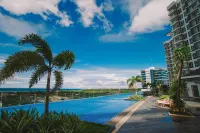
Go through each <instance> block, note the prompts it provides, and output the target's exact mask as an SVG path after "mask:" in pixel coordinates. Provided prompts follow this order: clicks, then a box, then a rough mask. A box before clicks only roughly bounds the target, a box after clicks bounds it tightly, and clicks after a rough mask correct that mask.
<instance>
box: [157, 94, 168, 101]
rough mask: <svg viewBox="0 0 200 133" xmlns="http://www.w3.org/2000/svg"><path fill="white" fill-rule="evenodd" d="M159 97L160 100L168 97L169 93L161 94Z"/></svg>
mask: <svg viewBox="0 0 200 133" xmlns="http://www.w3.org/2000/svg"><path fill="white" fill-rule="evenodd" d="M159 99H160V100H162V99H170V96H169V95H161V96H160V97H159Z"/></svg>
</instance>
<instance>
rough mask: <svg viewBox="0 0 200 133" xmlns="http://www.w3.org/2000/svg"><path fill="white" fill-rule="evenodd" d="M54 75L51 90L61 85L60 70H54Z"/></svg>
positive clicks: (61, 76)
mask: <svg viewBox="0 0 200 133" xmlns="http://www.w3.org/2000/svg"><path fill="white" fill-rule="evenodd" d="M54 76H55V84H54V87H53V91H55V90H58V89H59V88H61V87H62V85H63V75H62V72H60V71H54Z"/></svg>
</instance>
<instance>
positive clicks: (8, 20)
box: [0, 13, 47, 38]
mask: <svg viewBox="0 0 200 133" xmlns="http://www.w3.org/2000/svg"><path fill="white" fill-rule="evenodd" d="M0 20H1V21H0V32H3V33H5V34H7V35H9V36H13V37H16V38H20V37H23V36H24V35H26V34H30V33H38V34H42V35H43V36H44V35H46V33H47V32H46V28H45V26H44V25H43V24H33V23H29V22H26V21H23V20H18V19H14V18H12V17H9V16H5V15H3V14H1V13H0Z"/></svg>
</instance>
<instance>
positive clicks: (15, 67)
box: [0, 34, 75, 116]
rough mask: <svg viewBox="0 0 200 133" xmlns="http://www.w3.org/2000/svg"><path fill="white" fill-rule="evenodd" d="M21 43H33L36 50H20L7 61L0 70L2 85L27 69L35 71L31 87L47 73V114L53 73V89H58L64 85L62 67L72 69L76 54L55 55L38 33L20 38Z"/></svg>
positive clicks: (67, 52)
mask: <svg viewBox="0 0 200 133" xmlns="http://www.w3.org/2000/svg"><path fill="white" fill-rule="evenodd" d="M18 44H19V45H25V44H32V45H33V46H34V47H35V48H36V49H35V51H30V50H24V51H19V52H17V53H15V54H13V55H11V56H9V57H8V59H7V60H6V61H5V63H4V66H3V68H2V69H1V70H0V85H1V84H2V83H3V82H4V81H5V80H8V79H11V78H12V77H13V76H14V74H15V73H22V72H27V71H32V70H34V72H33V73H32V75H31V78H30V81H29V88H31V87H33V86H34V85H35V84H37V83H38V81H39V80H40V79H41V78H42V77H44V75H46V74H47V84H46V99H45V112H44V113H45V116H47V115H48V112H49V93H50V81H51V74H52V73H53V74H54V77H55V84H54V87H53V91H55V90H58V89H60V88H61V87H62V85H63V74H62V72H61V71H60V69H62V68H64V70H67V69H70V67H71V66H72V64H73V63H74V61H75V55H74V53H73V52H72V51H63V52H61V53H59V54H58V55H56V56H55V57H53V53H52V51H51V48H50V46H49V45H48V43H47V42H46V41H45V40H43V39H42V38H41V37H40V36H38V35H36V34H29V35H26V36H25V37H24V38H22V39H21V40H19V42H18Z"/></svg>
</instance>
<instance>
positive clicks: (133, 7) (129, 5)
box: [120, 0, 150, 19]
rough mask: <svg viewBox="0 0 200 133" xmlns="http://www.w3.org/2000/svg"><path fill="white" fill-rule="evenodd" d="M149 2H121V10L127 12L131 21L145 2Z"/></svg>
mask: <svg viewBox="0 0 200 133" xmlns="http://www.w3.org/2000/svg"><path fill="white" fill-rule="evenodd" d="M149 1H150V0H121V1H120V4H121V9H122V10H123V11H125V12H127V13H128V14H129V15H130V18H131V19H132V18H133V17H134V16H135V15H136V14H137V13H138V11H139V9H141V8H142V7H143V6H144V5H145V4H146V3H147V2H149Z"/></svg>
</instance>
